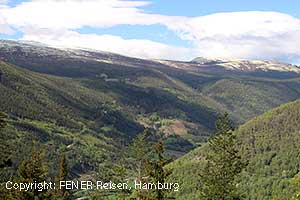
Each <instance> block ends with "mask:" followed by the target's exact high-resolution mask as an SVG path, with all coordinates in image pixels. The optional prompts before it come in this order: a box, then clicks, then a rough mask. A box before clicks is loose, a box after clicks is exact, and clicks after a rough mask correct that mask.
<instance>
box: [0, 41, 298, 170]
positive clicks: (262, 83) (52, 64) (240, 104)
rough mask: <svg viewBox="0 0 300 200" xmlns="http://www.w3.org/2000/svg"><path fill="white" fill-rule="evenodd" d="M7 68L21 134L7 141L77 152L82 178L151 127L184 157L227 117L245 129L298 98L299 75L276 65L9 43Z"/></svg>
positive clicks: (6, 98)
mask: <svg viewBox="0 0 300 200" xmlns="http://www.w3.org/2000/svg"><path fill="white" fill-rule="evenodd" d="M0 60H1V62H0V72H1V73H0V74H1V78H0V80H1V81H0V95H1V98H0V110H1V111H4V112H6V113H7V114H9V116H10V120H11V123H12V126H10V127H9V130H8V131H9V132H11V133H14V132H17V133H18V137H17V138H15V139H12V140H10V141H9V142H10V143H12V144H13V143H18V144H20V145H21V146H22V143H23V144H24V141H30V138H31V139H32V137H34V138H37V140H38V141H40V142H41V143H43V144H45V145H46V144H47V145H50V147H51V148H53V151H49V153H51V152H52V153H53V154H56V153H57V152H58V150H59V149H60V150H62V149H64V150H67V151H70V154H71V155H73V156H74V160H76V159H77V160H81V161H82V162H81V163H82V164H81V165H78V163H75V162H74V163H73V164H71V166H72V171H73V172H74V174H78V173H86V172H87V171H93V170H96V168H97V167H95V166H96V165H95V163H99V162H103V160H106V161H107V160H111V159H113V158H114V154H115V152H116V149H119V147H120V146H122V145H127V144H128V143H129V142H130V141H131V139H132V138H133V137H135V136H136V135H137V134H138V133H140V132H142V131H143V129H144V128H146V127H148V128H152V129H157V131H159V132H162V133H163V135H164V140H165V143H166V145H167V149H168V152H169V153H170V154H172V155H174V156H176V157H178V156H181V155H183V154H185V153H187V152H189V151H190V150H192V149H194V148H196V147H197V146H198V145H201V144H203V143H204V142H205V141H206V139H207V137H208V136H209V135H210V134H211V133H212V132H213V130H214V123H215V120H216V118H217V116H218V114H219V113H221V112H229V113H230V115H231V117H232V119H233V120H234V122H235V123H236V124H241V123H244V122H246V121H247V120H249V119H251V118H252V117H255V116H257V115H260V114H262V113H263V112H265V111H267V110H269V109H271V108H274V107H276V106H279V105H281V104H283V103H287V102H290V101H293V100H296V99H299V98H300V76H299V67H297V66H294V65H289V64H281V63H275V62H268V61H244V60H235V61H225V60H207V59H202V58H201V59H199V58H198V59H195V60H193V61H191V62H181V61H169V60H145V59H137V58H131V57H127V56H122V55H118V54H113V53H107V52H100V51H93V50H87V49H62V48H60V49H59V48H54V47H49V46H47V45H43V44H39V43H32V42H18V41H8V40H0ZM29 147H30V145H28V146H24V149H23V150H24V151H22V152H21V153H20V155H14V159H15V161H18V160H20V159H19V158H20V157H22V155H23V156H25V155H26V152H28V149H27V148H29ZM54 147H55V148H54ZM22 148H23V147H22ZM26 149H27V150H26ZM112 152H114V153H112Z"/></svg>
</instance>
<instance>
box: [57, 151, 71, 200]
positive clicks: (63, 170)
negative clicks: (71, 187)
mask: <svg viewBox="0 0 300 200" xmlns="http://www.w3.org/2000/svg"><path fill="white" fill-rule="evenodd" d="M67 178H68V163H67V159H66V155H65V154H63V155H62V156H61V158H60V162H59V175H58V178H57V182H58V184H59V182H60V181H67ZM57 193H58V194H57V195H56V196H57V198H58V199H64V200H66V199H69V192H68V191H67V190H66V189H65V188H61V189H60V190H59V191H58V192H57Z"/></svg>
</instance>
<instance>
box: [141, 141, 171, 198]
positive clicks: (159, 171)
mask: <svg viewBox="0 0 300 200" xmlns="http://www.w3.org/2000/svg"><path fill="white" fill-rule="evenodd" d="M154 151H155V154H156V156H157V158H156V159H155V160H154V161H150V162H149V163H148V175H149V177H150V178H151V182H153V183H155V184H157V183H158V182H159V183H161V184H164V183H165V181H166V178H167V177H168V176H169V175H171V173H172V171H171V170H167V169H165V168H164V167H165V166H166V164H168V163H169V162H170V160H169V159H167V158H166V157H165V155H164V154H165V148H164V143H163V141H162V140H159V141H158V142H157V143H156V144H155V145H154ZM154 192H155V194H154V198H151V197H147V198H146V199H155V200H164V199H166V190H160V189H158V188H157V189H156V190H155V191H154Z"/></svg>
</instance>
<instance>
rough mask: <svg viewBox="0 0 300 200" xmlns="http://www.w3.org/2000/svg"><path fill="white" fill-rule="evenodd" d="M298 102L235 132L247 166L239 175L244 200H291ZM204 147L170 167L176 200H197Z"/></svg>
mask: <svg viewBox="0 0 300 200" xmlns="http://www.w3.org/2000/svg"><path fill="white" fill-rule="evenodd" d="M299 120H300V101H295V102H292V103H288V104H285V105H282V106H280V107H278V108H275V109H273V110H271V111H268V112H266V113H264V114H263V115H261V116H258V117H255V118H253V119H251V120H250V121H248V122H247V123H245V124H244V125H242V126H240V127H239V128H238V129H237V130H236V132H235V133H236V135H237V139H238V144H237V145H238V146H239V149H240V150H241V155H242V158H243V159H244V160H245V161H248V162H249V164H248V166H247V168H246V170H245V171H244V172H243V173H242V174H241V175H240V177H239V180H240V185H239V187H240V188H241V190H242V194H244V196H245V199H291V197H292V195H293V194H294V193H295V189H297V188H294V187H293V186H292V181H293V180H294V179H295V177H297V176H299V172H300V171H299V169H300V168H299V167H300V144H299V141H300V133H299V130H300V124H299ZM206 148H207V147H206V145H205V146H203V147H200V148H198V149H196V150H194V151H193V152H191V153H189V154H187V155H186V156H184V157H182V158H180V159H178V160H176V161H175V162H174V163H172V164H171V165H170V167H171V168H174V170H175V171H174V173H173V175H172V176H173V177H172V178H171V179H172V181H179V182H180V183H182V187H183V188H182V190H181V192H180V193H176V194H175V195H177V198H176V199H196V198H197V196H198V195H199V193H198V192H199V191H198V190H197V187H196V186H197V184H198V183H199V182H200V179H199V176H197V170H199V169H201V167H203V160H204V159H205V158H204V152H205V151H206Z"/></svg>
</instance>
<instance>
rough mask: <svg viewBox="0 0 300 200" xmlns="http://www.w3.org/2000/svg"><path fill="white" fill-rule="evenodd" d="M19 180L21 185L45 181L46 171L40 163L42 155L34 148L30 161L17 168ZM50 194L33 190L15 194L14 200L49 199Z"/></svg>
mask: <svg viewBox="0 0 300 200" xmlns="http://www.w3.org/2000/svg"><path fill="white" fill-rule="evenodd" d="M18 174H19V180H18V182H22V183H35V182H36V183H41V182H43V181H46V175H47V170H46V168H45V165H44V163H43V161H42V153H41V151H39V150H37V148H36V146H35V147H34V149H33V152H32V155H31V159H29V160H25V161H23V162H22V163H21V164H20V166H19V168H18ZM49 194H50V193H49V192H48V191H47V190H43V191H38V189H35V188H33V189H32V190H30V191H23V192H15V193H14V194H13V196H14V199H16V200H17V199H22V200H33V199H34V200H44V199H51V198H50V195H49Z"/></svg>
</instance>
